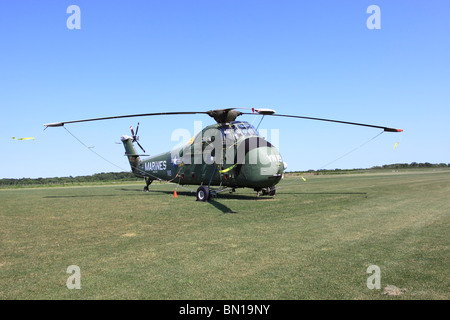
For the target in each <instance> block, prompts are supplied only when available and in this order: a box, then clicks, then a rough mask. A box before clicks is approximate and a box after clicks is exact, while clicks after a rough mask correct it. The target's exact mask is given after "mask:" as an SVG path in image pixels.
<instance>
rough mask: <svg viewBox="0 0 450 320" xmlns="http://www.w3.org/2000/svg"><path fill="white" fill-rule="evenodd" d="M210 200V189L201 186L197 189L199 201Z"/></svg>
mask: <svg viewBox="0 0 450 320" xmlns="http://www.w3.org/2000/svg"><path fill="white" fill-rule="evenodd" d="M209 198H210V192H209V188H208V187H206V186H200V187H199V188H198V189H197V201H203V202H205V201H209Z"/></svg>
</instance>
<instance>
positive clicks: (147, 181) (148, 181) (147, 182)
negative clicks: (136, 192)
mask: <svg viewBox="0 0 450 320" xmlns="http://www.w3.org/2000/svg"><path fill="white" fill-rule="evenodd" d="M152 182H153V180H150V179H149V178H145V183H146V184H147V185H146V186H145V187H144V192H148V186H149V185H151V184H152Z"/></svg>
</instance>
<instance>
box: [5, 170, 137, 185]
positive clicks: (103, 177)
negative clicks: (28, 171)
mask: <svg viewBox="0 0 450 320" xmlns="http://www.w3.org/2000/svg"><path fill="white" fill-rule="evenodd" d="M140 180H142V179H141V178H137V177H136V176H134V175H133V173H131V172H106V173H105V172H102V173H96V174H94V175H91V176H77V177H72V176H69V177H54V178H20V179H8V178H6V179H0V186H24V185H36V186H37V185H54V184H61V185H64V184H78V183H85V182H109V181H111V182H112V181H140Z"/></svg>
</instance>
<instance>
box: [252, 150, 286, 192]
mask: <svg viewBox="0 0 450 320" xmlns="http://www.w3.org/2000/svg"><path fill="white" fill-rule="evenodd" d="M245 158H246V161H247V162H246V163H245V165H244V166H243V168H244V171H245V177H246V180H247V181H248V182H249V183H251V184H253V185H254V186H255V187H270V186H273V185H275V184H276V183H278V182H279V181H280V180H281V177H282V175H283V171H284V163H283V159H282V158H281V155H280V154H279V152H278V150H277V149H276V148H275V147H273V146H263V147H258V148H254V149H252V150H250V151H249V152H248V153H247V155H246V157H245Z"/></svg>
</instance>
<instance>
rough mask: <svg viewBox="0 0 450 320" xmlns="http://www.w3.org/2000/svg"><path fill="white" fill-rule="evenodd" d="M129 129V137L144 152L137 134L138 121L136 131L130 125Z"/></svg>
mask: <svg viewBox="0 0 450 320" xmlns="http://www.w3.org/2000/svg"><path fill="white" fill-rule="evenodd" d="M130 130H131V137H132V138H133V141H132V142H136V143H137V145H138V146H139V148H141V149H142V151H144V152H145V150H144V148H143V147H142V146H141V144H140V143H139V136H138V135H137V134H138V131H139V122H138V124H137V127H136V133H135V132H134V130H133V127H132V126H130Z"/></svg>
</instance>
